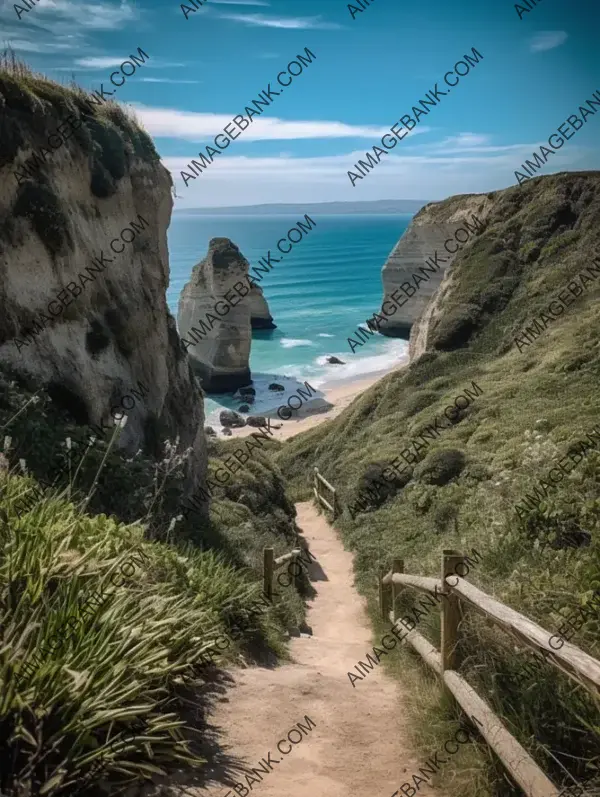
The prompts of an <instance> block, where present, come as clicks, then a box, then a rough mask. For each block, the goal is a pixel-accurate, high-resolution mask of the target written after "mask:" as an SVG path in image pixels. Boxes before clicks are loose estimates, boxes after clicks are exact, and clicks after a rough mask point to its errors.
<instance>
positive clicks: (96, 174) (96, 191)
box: [90, 159, 117, 199]
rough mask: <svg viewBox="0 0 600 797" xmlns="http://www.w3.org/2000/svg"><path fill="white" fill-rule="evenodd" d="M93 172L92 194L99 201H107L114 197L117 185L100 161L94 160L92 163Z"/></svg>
mask: <svg viewBox="0 0 600 797" xmlns="http://www.w3.org/2000/svg"><path fill="white" fill-rule="evenodd" d="M91 171H92V179H91V182H90V189H91V191H92V194H93V195H94V196H97V197H98V198H99V199H107V198H108V197H111V196H113V194H115V193H116V190H117V184H116V183H115V181H114V180H113V179H112V177H111V176H110V174H109V173H108V172H107V171H106V169H105V168H104V166H103V165H102V164H101V163H100V161H99V160H97V159H94V160H93V161H92V169H91Z"/></svg>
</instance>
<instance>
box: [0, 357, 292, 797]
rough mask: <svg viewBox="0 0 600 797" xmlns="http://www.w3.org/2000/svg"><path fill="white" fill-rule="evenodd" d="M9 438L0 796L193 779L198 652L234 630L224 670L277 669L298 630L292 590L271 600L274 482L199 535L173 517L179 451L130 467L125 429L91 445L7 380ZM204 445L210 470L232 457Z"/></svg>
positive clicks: (280, 503)
mask: <svg viewBox="0 0 600 797" xmlns="http://www.w3.org/2000/svg"><path fill="white" fill-rule="evenodd" d="M0 429H1V430H2V435H3V438H4V439H3V443H2V438H1V437H0V449H1V448H2V447H3V448H4V453H3V454H0V627H1V628H2V633H3V640H4V644H3V646H2V649H1V650H0V692H1V693H2V695H3V698H4V700H3V704H2V707H1V708H0V758H1V759H2V761H3V765H2V767H1V768H0V791H2V792H3V793H4V794H6V795H7V796H8V797H25V795H38V794H48V795H71V794H76V793H80V792H81V791H82V789H83V793H85V794H92V795H94V794H99V795H100V794H105V793H106V790H107V789H108V790H114V788H115V787H116V786H118V785H123V784H126V783H131V782H134V781H136V780H140V779H141V778H146V777H151V776H152V775H153V774H156V773H157V772H159V771H165V772H168V771H169V768H172V767H173V766H174V765H175V764H176V763H177V762H179V763H180V764H181V762H188V763H190V764H192V765H193V766H194V767H201V765H202V763H203V759H202V755H201V753H200V744H201V742H202V737H201V734H200V732H199V731H198V729H197V724H198V723H197V717H196V718H192V719H191V720H190V716H189V710H188V705H189V699H190V697H191V696H192V695H194V694H196V697H195V698H194V699H195V701H196V702H197V693H198V688H199V687H200V686H201V685H202V684H204V683H206V681H207V680H209V681H210V680H212V679H213V678H214V675H213V674H212V672H211V670H210V668H209V669H208V670H207V668H206V665H205V661H206V660H203V657H202V654H203V653H204V652H205V651H206V650H207V649H208V648H209V647H210V646H211V644H212V643H214V641H215V639H217V637H218V636H219V635H221V634H225V635H226V636H227V637H228V638H229V639H230V640H233V644H232V645H229V646H228V648H227V649H226V650H224V652H223V654H222V655H221V656H220V660H221V661H226V660H229V661H234V660H236V661H240V662H244V661H245V662H248V661H265V662H266V661H272V660H273V657H274V656H285V655H286V654H285V647H284V644H283V641H284V631H285V628H286V627H288V626H290V625H298V624H299V622H300V621H301V619H302V617H303V611H304V607H303V602H302V599H301V596H300V595H298V593H297V592H296V591H295V590H294V588H293V587H290V588H289V589H285V590H282V591H281V595H280V597H278V598H277V599H276V601H275V602H274V605H272V606H265V603H264V600H262V598H261V590H262V548H263V546H266V545H270V546H273V547H274V548H275V550H276V555H279V554H280V553H283V552H284V551H286V552H287V551H289V550H290V549H291V548H292V547H293V545H294V543H295V540H296V527H295V523H294V515H295V510H294V508H293V506H292V505H291V504H290V503H289V501H288V500H287V498H286V497H285V495H284V492H283V489H282V480H281V475H280V474H279V473H278V469H277V468H273V466H271V465H270V464H269V462H268V458H266V456H265V454H262V455H261V454H260V453H258V454H256V455H255V459H254V460H253V461H252V462H248V463H247V465H246V469H245V470H244V472H243V473H241V472H240V473H239V474H236V476H237V477H238V478H236V483H235V485H232V486H231V488H229V489H230V490H232V491H233V492H232V493H228V492H225V494H224V495H222V496H221V497H218V498H216V499H215V501H214V502H213V505H212V507H211V514H210V518H209V519H208V521H205V520H203V519H202V518H201V517H200V516H199V515H194V514H188V515H187V517H185V516H183V515H182V513H181V499H182V496H183V487H184V482H185V459H186V455H185V454H183V455H176V454H175V453H174V451H175V447H174V446H172V445H171V444H170V443H165V444H164V446H163V452H162V458H161V459H159V460H158V461H157V460H156V459H154V458H152V457H150V456H149V455H146V454H144V453H143V452H138V453H137V454H136V455H135V456H133V457H126V456H124V455H123V454H122V453H121V452H120V451H119V450H117V448H116V436H117V435H118V434H119V427H116V428H115V431H114V435H113V436H111V438H110V439H108V438H107V439H106V440H100V439H98V438H96V439H93V438H91V437H90V431H91V430H90V429H89V428H87V427H81V426H77V425H76V424H75V423H74V422H73V420H72V419H70V418H68V417H67V415H66V414H65V413H64V411H62V410H61V409H60V408H59V407H58V406H57V404H56V403H53V402H52V401H51V400H50V398H49V397H48V395H47V394H46V393H44V392H42V391H35V392H32V389H31V385H30V386H29V387H26V386H25V385H24V384H23V383H22V382H21V381H20V380H19V379H18V378H17V377H16V376H15V375H14V374H9V373H7V372H2V375H1V377H0ZM210 445H211V448H210V457H211V459H210V460H209V466H210V468H211V469H214V468H216V467H217V466H218V464H219V460H220V459H223V458H225V457H227V456H228V455H229V453H230V452H229V450H228V446H227V445H225V446H220V445H219V444H218V443H214V442H211V444H210ZM115 574H116V575H117V576H118V578H117V579H115ZM259 599H260V600H259Z"/></svg>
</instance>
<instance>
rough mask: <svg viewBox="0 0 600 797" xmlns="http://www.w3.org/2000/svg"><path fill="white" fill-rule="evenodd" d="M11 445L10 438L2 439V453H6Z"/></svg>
mask: <svg viewBox="0 0 600 797" xmlns="http://www.w3.org/2000/svg"><path fill="white" fill-rule="evenodd" d="M11 443H12V437H5V438H4V449H3V451H8V450H9V448H10V444H11Z"/></svg>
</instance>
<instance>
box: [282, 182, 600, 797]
mask: <svg viewBox="0 0 600 797" xmlns="http://www.w3.org/2000/svg"><path fill="white" fill-rule="evenodd" d="M456 200H457V198H452V199H451V200H448V203H447V212H448V213H450V212H452V209H453V208H456ZM445 205H446V203H440V207H439V208H438V210H437V213H438V215H439V216H440V217H442V216H443V211H444V206H445ZM599 243H600V176H599V175H598V173H574V174H567V175H565V174H561V175H552V176H549V177H544V178H537V179H536V180H532V181H530V182H529V183H528V184H527V185H526V186H524V187H523V188H522V189H507V190H506V191H499V192H496V194H495V196H494V206H493V208H492V209H491V212H490V214H489V216H488V218H487V221H486V228H485V230H484V231H483V232H482V233H481V234H479V235H478V237H477V238H476V239H475V240H474V242H473V243H472V244H471V245H468V246H466V247H465V250H464V251H463V252H461V253H460V254H459V255H457V259H456V260H455V263H454V265H453V279H452V282H451V287H450V289H449V290H448V291H447V292H446V295H445V297H444V298H443V300H442V303H441V312H440V314H439V315H438V316H437V319H434V321H433V323H432V326H431V328H430V329H429V333H428V349H429V351H428V352H427V353H426V354H425V355H423V356H422V357H421V358H419V359H418V360H416V361H415V362H413V363H412V364H411V365H410V366H409V367H408V368H406V369H404V370H402V371H398V372H395V373H392V374H389V375H388V376H387V377H385V378H384V379H383V380H381V381H380V382H378V383H377V384H376V385H375V386H374V387H372V388H371V389H370V390H368V391H367V392H366V393H364V394H362V395H361V396H360V397H359V398H358V399H356V400H355V401H354V402H353V403H352V404H351V405H350V406H349V407H348V408H347V409H346V410H345V411H344V412H343V413H341V414H340V415H339V416H338V417H337V418H336V419H334V420H332V421H331V422H330V423H329V424H327V425H326V426H322V427H317V428H315V429H313V430H310V431H309V432H306V433H304V434H302V435H298V436H297V437H295V438H294V439H293V440H291V441H289V443H288V444H286V446H285V447H283V448H282V449H281V451H280V452H278V453H277V454H276V457H275V459H276V462H277V464H278V465H279V467H280V468H281V471H282V473H283V475H284V476H285V477H286V478H287V479H288V480H289V484H290V488H289V492H290V494H291V493H293V495H294V497H295V498H296V500H301V499H307V498H309V497H310V493H311V490H310V487H311V485H310V480H309V479H307V477H306V474H307V473H310V472H311V471H312V466H313V465H317V466H318V468H319V470H320V472H321V473H322V474H323V475H324V476H325V478H327V479H328V480H329V481H330V482H331V483H332V484H333V485H334V486H335V487H336V488H337V490H338V495H339V498H340V500H341V503H342V505H344V506H346V507H348V506H349V505H352V504H354V502H355V500H356V498H357V497H358V494H359V491H360V489H361V487H364V485H365V484H366V483H368V482H369V480H372V478H373V474H376V473H377V471H380V469H381V467H382V466H384V465H385V464H386V463H390V462H391V461H392V460H394V459H395V458H397V457H399V456H400V455H401V452H402V451H403V450H405V449H408V448H409V446H410V441H411V440H414V439H416V438H417V435H418V433H419V432H420V431H422V430H423V428H424V427H426V426H427V425H428V424H430V423H432V422H433V419H434V418H435V417H436V415H437V416H439V417H441V418H443V413H444V409H445V407H447V406H449V405H450V406H451V405H453V404H454V399H455V397H457V396H459V395H461V394H464V392H465V388H466V387H471V383H472V381H475V382H476V384H477V385H479V386H480V387H481V389H482V390H483V394H482V395H479V396H477V398H476V399H475V400H473V401H472V402H471V404H470V406H469V407H468V408H467V409H465V410H464V412H461V414H460V416H459V417H458V418H457V419H456V422H454V423H452V424H450V425H448V424H447V423H446V426H447V428H444V430H443V432H441V433H440V434H439V437H437V438H436V439H435V440H429V441H427V447H426V449H425V450H424V451H423V452H422V454H423V458H422V461H421V462H420V463H419V464H418V465H417V466H416V467H415V468H414V469H411V470H410V471H409V472H408V473H409V475H410V480H409V481H407V483H406V484H404V485H403V484H402V482H398V481H396V482H395V484H394V489H389V490H388V491H383V492H382V491H380V494H379V497H378V500H375V501H371V502H367V503H366V504H365V506H364V508H365V511H359V512H358V514H356V517H355V519H354V520H352V518H351V516H350V513H349V511H347V509H346V510H345V511H344V512H343V514H342V515H341V517H340V518H339V519H338V521H337V522H336V525H337V526H338V527H339V529H340V532H341V534H342V536H343V538H344V541H345V544H346V545H347V546H348V547H349V548H350V549H351V550H352V551H353V552H354V555H355V563H356V565H355V566H356V570H357V584H358V586H359V588H360V590H361V591H362V593H363V594H364V595H366V596H367V598H368V600H369V604H370V606H371V611H372V613H373V616H375V614H376V608H375V604H376V600H377V594H376V589H375V586H374V584H375V577H376V574H377V572H378V569H379V567H385V568H386V569H389V567H390V565H391V562H392V559H393V558H395V557H401V558H403V559H404V564H405V572H408V573H414V574H419V575H428V576H433V575H437V574H438V573H439V568H440V555H441V551H442V550H443V549H444V548H456V549H458V550H459V551H462V552H464V553H469V551H470V550H471V548H472V547H474V548H476V549H477V550H478V551H480V552H481V554H482V562H481V564H480V565H477V567H476V568H475V569H474V570H473V571H472V572H471V574H470V575H469V579H470V580H472V581H473V583H475V584H476V585H477V586H480V587H481V588H482V589H484V590H485V591H486V592H488V593H490V594H492V595H493V596H494V597H496V598H498V599H499V600H501V601H503V602H504V603H506V604H507V605H509V606H511V607H513V608H515V609H516V610H518V611H520V612H522V613H523V614H525V615H526V616H528V617H531V618H532V619H534V620H536V621H537V622H539V623H540V624H541V625H542V626H543V627H545V628H547V629H549V630H550V631H551V632H554V631H555V629H558V627H559V626H560V625H561V624H562V623H563V622H564V617H565V616H566V615H567V614H568V613H569V612H571V611H573V610H574V609H576V608H577V607H578V606H584V605H586V604H587V603H588V602H589V601H590V600H591V597H592V595H593V592H594V590H595V589H597V588H598V586H599V585H600V490H599V488H600V455H599V454H598V453H597V452H591V453H589V454H588V455H587V457H586V458H585V459H584V460H582V461H581V462H580V463H579V465H578V466H577V468H575V469H574V470H573V472H572V473H571V474H569V476H568V477H566V478H565V479H564V481H563V482H561V483H560V484H558V485H557V486H556V488H555V489H553V490H552V491H549V493H548V496H547V497H546V498H545V499H544V500H543V501H542V502H541V503H540V505H539V507H538V509H535V510H532V511H529V512H528V513H527V515H526V516H525V517H522V518H519V517H518V516H517V514H516V512H515V506H516V505H517V504H518V503H519V502H520V501H521V500H522V499H523V498H524V496H525V494H526V493H531V492H532V487H533V486H534V484H537V483H538V482H539V479H540V478H546V474H547V473H548V470H549V469H550V468H551V467H552V466H553V465H554V464H555V463H556V461H557V460H558V459H560V458H561V457H563V456H564V455H565V454H566V453H567V450H568V449H569V447H570V445H572V444H573V443H574V442H575V441H576V440H578V439H581V438H583V439H585V434H586V432H587V431H588V430H591V429H593V427H594V426H596V425H598V423H599V418H598V399H597V385H598V379H599V377H600V343H599V341H598V335H597V328H598V322H599V320H600V318H599V316H600V310H599V309H598V298H599V297H600V290H599V288H600V280H597V281H596V282H593V283H592V284H591V285H589V286H588V291H587V292H586V293H585V294H583V295H581V296H580V297H579V298H578V299H577V301H576V302H573V304H572V305H571V306H570V307H568V308H567V310H566V311H565V312H564V313H563V314H562V315H561V316H560V318H558V319H556V320H554V321H553V322H552V324H550V325H548V328H547V329H546V330H545V332H543V334H542V335H541V336H540V337H539V338H537V339H536V340H535V341H534V342H533V343H532V345H531V346H529V347H526V348H525V349H524V351H523V353H522V354H521V353H519V352H518V350H517V348H516V346H514V344H513V336H514V335H516V334H518V332H519V330H520V329H521V328H522V327H523V326H524V325H525V324H526V323H527V324H529V323H530V321H531V320H532V319H533V318H535V317H536V315H538V314H539V313H540V312H541V311H543V309H544V308H545V307H547V305H548V303H549V302H550V301H551V300H552V299H553V298H554V297H555V296H556V294H557V293H558V292H560V291H561V290H562V289H563V288H564V287H565V286H566V285H567V283H568V282H569V281H570V280H572V279H573V275H574V274H577V273H579V272H580V271H581V270H582V269H583V268H585V267H587V266H588V265H590V264H591V262H592V260H593V258H594V257H598V256H599V255H600V246H599ZM469 314H470V315H469ZM467 317H469V318H471V321H472V323H470V326H469V325H468V324H466V323H465V318H467ZM410 450H411V451H413V450H414V449H412V448H410ZM407 456H408V454H407ZM400 461H401V463H402V464H404V462H403V460H402V459H401V460H400ZM573 532H575V533H577V534H579V535H580V536H579V539H580V542H581V544H580V547H577V548H573V547H570V546H569V545H568V544H567V543H566V538H567V537H568V535H569V534H570V533H573ZM586 542H587V543H589V544H586ZM417 597H418V596H417V595H415V594H414V593H412V592H411V590H406V591H404V592H403V593H402V600H404V601H408V602H409V604H412V602H413V601H414V600H415V599H416V598H417ZM423 625H424V628H423V632H424V633H425V634H426V636H428V637H429V638H430V639H431V640H432V642H433V643H434V644H435V645H436V646H437V647H438V648H439V621H438V620H437V619H433V618H428V619H427V620H425V621H424V623H423ZM571 641H572V642H573V643H574V644H575V645H577V646H579V647H581V648H582V649H583V650H585V651H587V652H589V653H590V654H591V655H593V656H596V657H599V656H600V651H599V646H598V643H599V642H600V621H599V620H598V619H597V618H596V619H594V618H590V619H588V620H587V622H585V623H584V625H583V626H582V627H581V629H580V630H579V631H578V632H577V634H576V636H575V637H574V638H573V639H572V640H571ZM461 655H462V665H461V672H462V673H463V674H464V675H465V677H467V679H468V680H469V682H470V683H472V685H473V686H474V687H475V688H476V689H477V690H478V691H479V693H480V694H481V695H482V696H483V697H484V698H485V699H486V700H488V701H489V702H490V703H491V705H492V706H493V707H494V710H495V711H497V713H498V714H499V715H500V716H501V717H502V718H503V721H504V722H505V723H506V724H507V726H508V727H509V728H510V729H511V732H513V733H514V735H515V736H516V737H517V738H518V739H519V740H520V741H521V742H522V744H523V745H524V746H525V747H526V749H528V750H529V751H530V752H531V754H532V755H533V756H534V757H535V758H536V760H537V761H538V763H539V764H540V766H541V767H542V769H544V771H546V772H547V773H548V774H549V776H550V777H552V778H553V779H554V780H555V782H556V783H565V784H567V783H572V780H571V779H570V777H574V778H576V779H577V780H584V779H585V778H587V777H589V776H590V775H591V774H593V773H596V774H597V773H598V769H599V768H600V757H599V755H598V750H599V744H598V741H599V737H600V725H599V723H598V716H599V715H598V708H599V707H600V706H599V705H598V703H597V701H594V699H593V698H592V697H591V696H590V695H589V693H587V691H585V690H583V689H582V688H579V687H577V686H575V685H574V684H573V682H571V681H570V680H569V679H567V678H566V677H565V676H563V675H562V674H561V673H560V672H558V671H557V670H555V669H554V668H544V669H542V672H541V675H539V676H532V675H531V674H529V673H527V672H526V670H525V664H526V663H528V662H529V660H530V657H529V654H528V653H527V652H526V651H525V650H523V649H522V648H520V647H518V646H516V645H515V643H514V642H513V641H512V640H511V639H510V638H508V637H507V636H505V635H504V634H502V633H501V632H499V631H498V630H497V629H496V628H490V627H488V625H487V624H486V623H485V622H484V621H482V620H480V619H479V618H477V617H473V616H468V617H467V618H466V619H465V624H464V642H463V646H462V650H461ZM388 658H392V657H388ZM395 661H396V660H395ZM386 666H392V665H391V664H386ZM394 667H396V668H397V671H398V672H402V680H403V682H405V684H407V685H408V688H407V690H406V691H407V693H408V694H409V695H411V696H412V697H411V709H410V711H411V715H412V717H413V719H414V722H415V734H416V739H417V742H418V743H419V744H420V745H421V747H422V752H423V754H424V755H427V751H428V750H431V749H432V748H434V747H435V746H438V745H439V744H443V741H444V740H445V738H447V735H448V722H450V721H453V719H454V717H455V709H454V708H453V707H452V706H451V705H449V704H447V703H446V702H445V698H444V697H443V694H442V691H441V689H440V688H439V684H438V686H436V687H435V688H433V686H432V684H433V681H432V679H431V676H430V675H429V674H428V673H427V672H425V670H424V665H422V664H421V662H420V661H419V660H418V658H417V657H415V656H414V655H413V654H412V653H410V652H401V653H399V654H398V655H397V663H396V664H394ZM471 754H472V756H474V758H472V759H471V760H470V762H469V763H465V762H463V763H462V764H461V763H460V761H459V760H458V757H457V762H456V764H454V763H453V762H449V763H448V764H447V765H446V766H445V769H444V773H443V779H444V780H443V788H444V789H445V792H446V793H447V794H448V795H449V797H458V796H459V795H461V794H465V793H468V794H474V795H482V796H483V795H485V796H486V797H488V796H489V797H508V795H511V797H512V795H515V797H516V795H517V794H519V791H518V790H516V788H515V787H514V786H511V785H510V784H509V783H508V780H507V777H506V775H505V773H504V772H503V769H502V767H501V766H500V765H499V764H498V762H497V761H496V760H494V758H493V756H490V755H489V753H488V752H487V750H486V748H485V747H481V748H480V749H479V751H477V750H476V749H475V746H473V750H472V751H471ZM463 764H464V765H463Z"/></svg>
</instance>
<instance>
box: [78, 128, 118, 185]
mask: <svg viewBox="0 0 600 797" xmlns="http://www.w3.org/2000/svg"><path fill="white" fill-rule="evenodd" d="M86 125H87V128H88V130H89V131H90V135H91V137H92V140H93V142H94V152H95V155H96V158H97V159H98V160H99V161H100V163H101V164H102V166H103V167H104V168H105V169H106V171H107V172H108V173H109V174H110V176H111V177H112V178H113V179H114V180H120V179H121V178H122V177H124V176H125V172H126V166H127V158H126V153H125V144H124V141H123V136H122V134H120V133H119V131H118V129H117V128H116V127H115V126H114V125H113V124H112V122H110V121H108V120H107V119H100V118H93V117H89V118H88V120H87V122H86Z"/></svg>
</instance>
